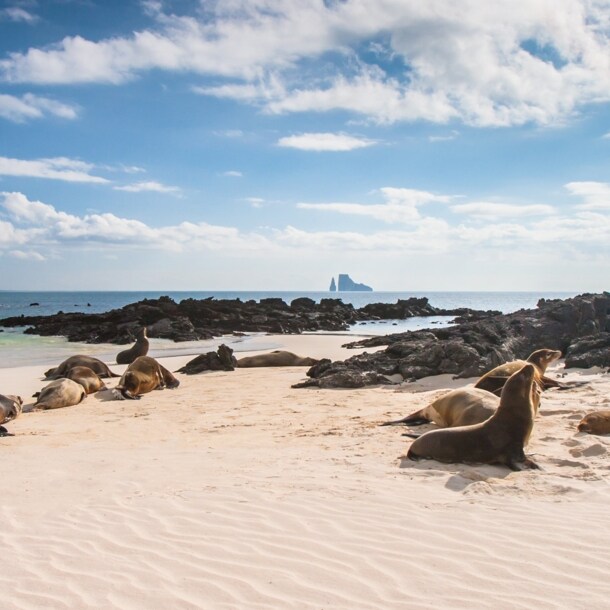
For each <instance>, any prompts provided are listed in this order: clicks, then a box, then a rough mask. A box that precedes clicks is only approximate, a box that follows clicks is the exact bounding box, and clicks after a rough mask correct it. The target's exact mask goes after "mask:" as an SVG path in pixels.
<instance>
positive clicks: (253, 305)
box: [0, 296, 493, 344]
mask: <svg viewBox="0 0 610 610" xmlns="http://www.w3.org/2000/svg"><path fill="white" fill-rule="evenodd" d="M492 313H493V312H474V311H471V310H464V309H455V310H444V309H439V308H436V307H432V306H431V305H430V304H429V303H428V300H427V299H415V298H412V299H406V300H401V301H399V302H398V303H397V304H395V305H391V304H387V305H386V304H377V306H371V305H367V306H366V307H363V308H361V309H355V308H354V306H353V305H351V304H349V303H343V301H341V299H330V298H329V299H322V300H321V301H320V303H319V304H318V303H316V302H315V301H313V300H312V299H310V298H307V297H301V298H298V299H294V300H293V301H292V303H291V304H290V305H288V304H287V303H285V302H284V301H283V300H282V299H277V298H269V299H261V301H260V302H256V301H245V302H244V301H241V300H240V299H220V300H217V299H214V298H208V299H185V300H183V301H180V303H176V302H175V301H173V300H172V299H170V298H169V297H166V296H164V297H160V298H159V299H144V300H143V301H139V302H137V303H131V304H130V305H126V306H125V307H123V308H121V309H113V310H112V311H109V312H106V313H100V314H87V313H63V312H59V313H57V314H55V315H51V316H17V317H13V318H5V319H4V320H0V326H10V327H14V326H29V327H30V328H28V329H26V331H25V332H26V333H28V334H35V335H44V336H49V335H62V336H65V337H67V338H68V340H69V341H79V342H85V343H117V344H125V343H130V342H131V341H133V337H134V336H135V335H136V334H137V332H138V330H139V329H140V327H142V326H146V327H147V332H148V336H149V337H153V338H155V337H156V338H164V339H173V340H174V341H196V340H200V339H211V338H213V337H219V336H221V335H225V334H230V333H236V332H239V333H249V332H266V333H276V334H287V333H289V334H299V333H302V332H304V331H317V330H324V331H342V330H347V329H348V328H349V326H350V325H352V324H355V323H356V322H358V321H363V320H370V319H372V318H374V319H393V318H401V319H402V318H408V317H412V316H431V315H434V316H440V315H447V316H451V315H453V316H464V315H471V316H474V317H480V316H486V315H491V314H492Z"/></svg>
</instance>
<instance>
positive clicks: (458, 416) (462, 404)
mask: <svg viewBox="0 0 610 610" xmlns="http://www.w3.org/2000/svg"><path fill="white" fill-rule="evenodd" d="M499 404H500V399H499V398H498V397H497V396H495V395H494V394H492V393H490V392H488V391H487V390H479V389H477V388H459V389H457V390H450V391H449V392H447V393H446V394H443V395H442V396H441V397H440V398H437V399H436V400H434V401H433V402H431V403H430V404H429V405H428V406H427V407H424V408H423V409H420V410H419V411H415V413H411V415H407V416H406V417H403V418H402V419H398V420H396V421H388V422H384V423H383V424H381V425H382V426H399V425H401V424H404V425H407V426H419V425H421V424H429V423H430V422H432V423H435V424H436V425H437V426H440V427H441V428H454V427H456V426H471V425H472V424H479V423H481V422H483V421H485V420H486V419H489V418H490V417H491V416H492V415H493V414H494V413H495V412H496V409H497V408H498V405H499Z"/></svg>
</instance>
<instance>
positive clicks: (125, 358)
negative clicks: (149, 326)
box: [116, 326, 148, 364]
mask: <svg viewBox="0 0 610 610" xmlns="http://www.w3.org/2000/svg"><path fill="white" fill-rule="evenodd" d="M146 354H148V338H147V337H146V326H142V328H141V329H140V330H139V331H138V334H137V335H136V342H135V343H134V344H133V345H132V346H131V347H130V348H129V349H126V350H123V351H122V352H119V353H118V354H117V356H116V361H117V364H131V363H132V362H133V361H134V360H135V359H136V358H137V357H138V356H146Z"/></svg>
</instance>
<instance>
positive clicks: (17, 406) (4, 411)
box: [0, 394, 23, 436]
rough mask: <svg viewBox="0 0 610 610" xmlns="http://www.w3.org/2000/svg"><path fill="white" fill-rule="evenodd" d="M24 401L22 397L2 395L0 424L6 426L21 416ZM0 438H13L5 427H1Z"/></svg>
mask: <svg viewBox="0 0 610 610" xmlns="http://www.w3.org/2000/svg"><path fill="white" fill-rule="evenodd" d="M22 406H23V400H21V396H13V395H12V394H9V395H8V396H6V395H4V394H0V424H6V423H7V422H9V421H12V420H14V419H16V418H17V417H19V416H20V415H21V408H22ZM0 436H13V435H12V434H9V432H8V430H7V429H6V428H5V427H4V426H0Z"/></svg>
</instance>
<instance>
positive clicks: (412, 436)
mask: <svg viewBox="0 0 610 610" xmlns="http://www.w3.org/2000/svg"><path fill="white" fill-rule="evenodd" d="M400 436H408V437H409V438H419V437H420V436H421V434H413V433H411V432H403V433H402V434H401V435H400ZM411 459H413V458H411Z"/></svg>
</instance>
